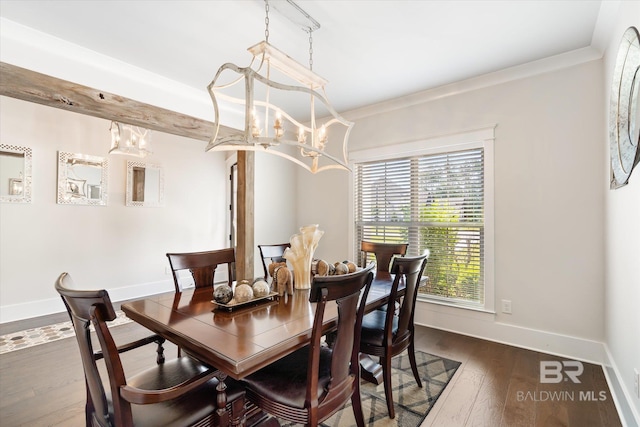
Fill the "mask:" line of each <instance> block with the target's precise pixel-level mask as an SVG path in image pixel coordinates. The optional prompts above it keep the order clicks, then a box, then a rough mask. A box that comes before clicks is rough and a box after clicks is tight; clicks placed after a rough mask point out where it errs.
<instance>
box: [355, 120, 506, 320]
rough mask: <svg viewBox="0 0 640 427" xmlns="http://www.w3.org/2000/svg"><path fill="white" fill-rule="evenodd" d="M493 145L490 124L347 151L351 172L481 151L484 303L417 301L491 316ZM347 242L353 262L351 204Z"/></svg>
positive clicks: (432, 298) (423, 298)
mask: <svg viewBox="0 0 640 427" xmlns="http://www.w3.org/2000/svg"><path fill="white" fill-rule="evenodd" d="M494 142H495V125H492V126H487V127H483V128H479V129H473V130H467V131H461V132H458V133H454V134H448V135H442V136H437V137H432V138H425V139H420V140H416V141H409V142H401V143H397V144H389V145H384V146H380V147H375V148H369V149H364V150H356V151H351V152H350V154H349V161H350V164H351V167H352V169H353V170H355V168H354V166H355V165H356V164H358V163H366V162H375V161H385V160H392V159H398V158H406V157H410V156H424V155H430V154H438V153H445V152H451V151H460V150H466V149H472V148H480V147H481V148H483V150H484V304H473V303H470V302H462V301H455V300H450V299H447V298H443V297H437V296H435V295H431V296H424V295H419V296H418V300H419V301H424V302H428V303H434V304H440V305H446V306H451V307H458V308H463V309H469V310H474V311H483V312H490V313H495V272H494V265H495V262H494V241H495V227H494ZM355 179H356V176H355V173H352V177H351V179H350V182H349V200H351V201H353V202H355ZM348 240H349V247H350V250H351V251H353V252H352V259H356V258H357V256H356V255H357V253H356V252H355V251H356V249H355V203H351V206H350V207H349V239H348Z"/></svg>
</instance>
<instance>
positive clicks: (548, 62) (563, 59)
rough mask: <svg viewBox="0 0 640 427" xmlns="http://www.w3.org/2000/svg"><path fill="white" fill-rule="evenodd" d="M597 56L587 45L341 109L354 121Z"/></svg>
mask: <svg viewBox="0 0 640 427" xmlns="http://www.w3.org/2000/svg"><path fill="white" fill-rule="evenodd" d="M600 58H602V52H599V51H598V50H597V49H594V48H592V47H586V48H582V49H577V50H574V51H571V52H567V53H563V54H560V55H555V56H550V57H548V58H543V59H540V60H537V61H533V62H529V63H526V64H522V65H518V66H515V67H510V68H505V69H503V70H499V71H495V72H493V73H488V74H484V75H482V76H478V77H473V78H470V79H466V80H461V81H459V82H455V83H451V84H447V85H444V86H440V87H436V88H432V89H427V90H424V91H420V92H416V93H414V94H411V95H407V96H403V97H399V98H394V99H390V100H387V101H383V102H379V103H376V104H371V105H367V106H365V107H361V108H356V109H353V110H349V111H346V112H343V113H342V115H343V116H344V117H345V118H347V119H348V120H351V121H356V120H359V119H364V118H367V117H370V116H374V115H377V114H383V113H388V112H391V111H395V110H399V109H403V108H408V107H412V106H414V105H419V104H424V103H426V102H430V101H435V100H438V99H442V98H447V97H450V96H454V95H460V94H463V93H466V92H471V91H475V90H479V89H483V88H487V87H491V86H496V85H499V84H503V83H507V82H510V81H515V80H521V79H525V78H528V77H532V76H536V75H539V74H544V73H548V72H552V71H557V70H561V69H564V68H569V67H573V66H576V65H579V64H583V63H586V62H590V61H595V60H599V59H600Z"/></svg>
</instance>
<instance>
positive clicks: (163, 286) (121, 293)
mask: <svg viewBox="0 0 640 427" xmlns="http://www.w3.org/2000/svg"><path fill="white" fill-rule="evenodd" d="M108 291H109V297H110V298H111V301H114V302H116V301H126V300H131V299H136V298H144V297H148V296H150V295H155V294H160V293H164V292H173V291H174V285H173V279H170V280H161V281H157V282H148V283H139V284H136V285H132V286H125V287H121V288H114V289H108ZM64 311H65V307H64V304H63V303H62V299H61V298H60V297H56V298H47V299H42V300H38V301H30V302H26V303H20V304H11V305H3V306H0V323H7V322H14V321H16V320H24V319H30V318H32V317H40V316H46V315H48V314H55V313H61V312H64Z"/></svg>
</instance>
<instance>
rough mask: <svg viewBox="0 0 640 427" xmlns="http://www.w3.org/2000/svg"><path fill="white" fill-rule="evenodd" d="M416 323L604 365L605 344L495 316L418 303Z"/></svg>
mask: <svg viewBox="0 0 640 427" xmlns="http://www.w3.org/2000/svg"><path fill="white" fill-rule="evenodd" d="M417 304H418V306H417V307H416V313H415V323H416V324H419V325H424V326H429V327H432V328H436V329H442V330H446V331H449V332H455V333H458V334H463V335H469V336H472V337H476V338H481V339H484V340H489V341H495V342H499V343H503V344H508V345H512V346H515V347H520V348H526V349H528V350H533V351H539V352H542V353H547V354H553V355H556V356H560V357H564V358H567V359H573V360H581V361H584V362H589V363H595V364H597V365H602V364H603V363H604V361H605V360H606V355H605V351H604V345H603V343H602V342H599V341H594V340H588V339H584V338H578V337H573V336H569V335H562V334H557V333H554V332H549V331H542V330H539V329H532V328H525V327H522V326H517V325H511V324H508V323H502V322H496V321H495V314H493V313H487V312H481V311H473V310H466V309H461V308H455V307H449V306H445V305H438V304H430V303H428V302H422V301H419V302H418V303H417Z"/></svg>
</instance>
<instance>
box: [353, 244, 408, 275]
mask: <svg viewBox="0 0 640 427" xmlns="http://www.w3.org/2000/svg"><path fill="white" fill-rule="evenodd" d="M408 246H409V244H408V243H379V242H367V241H365V240H363V241H362V242H360V250H361V251H362V252H363V255H364V258H363V259H364V261H363V262H364V263H366V262H367V254H369V253H372V254H373V255H374V257H375V260H376V272H377V273H389V266H390V264H391V259H392V258H393V257H394V256H395V255H399V256H401V257H402V256H405V255H406V254H407V247H408Z"/></svg>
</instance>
